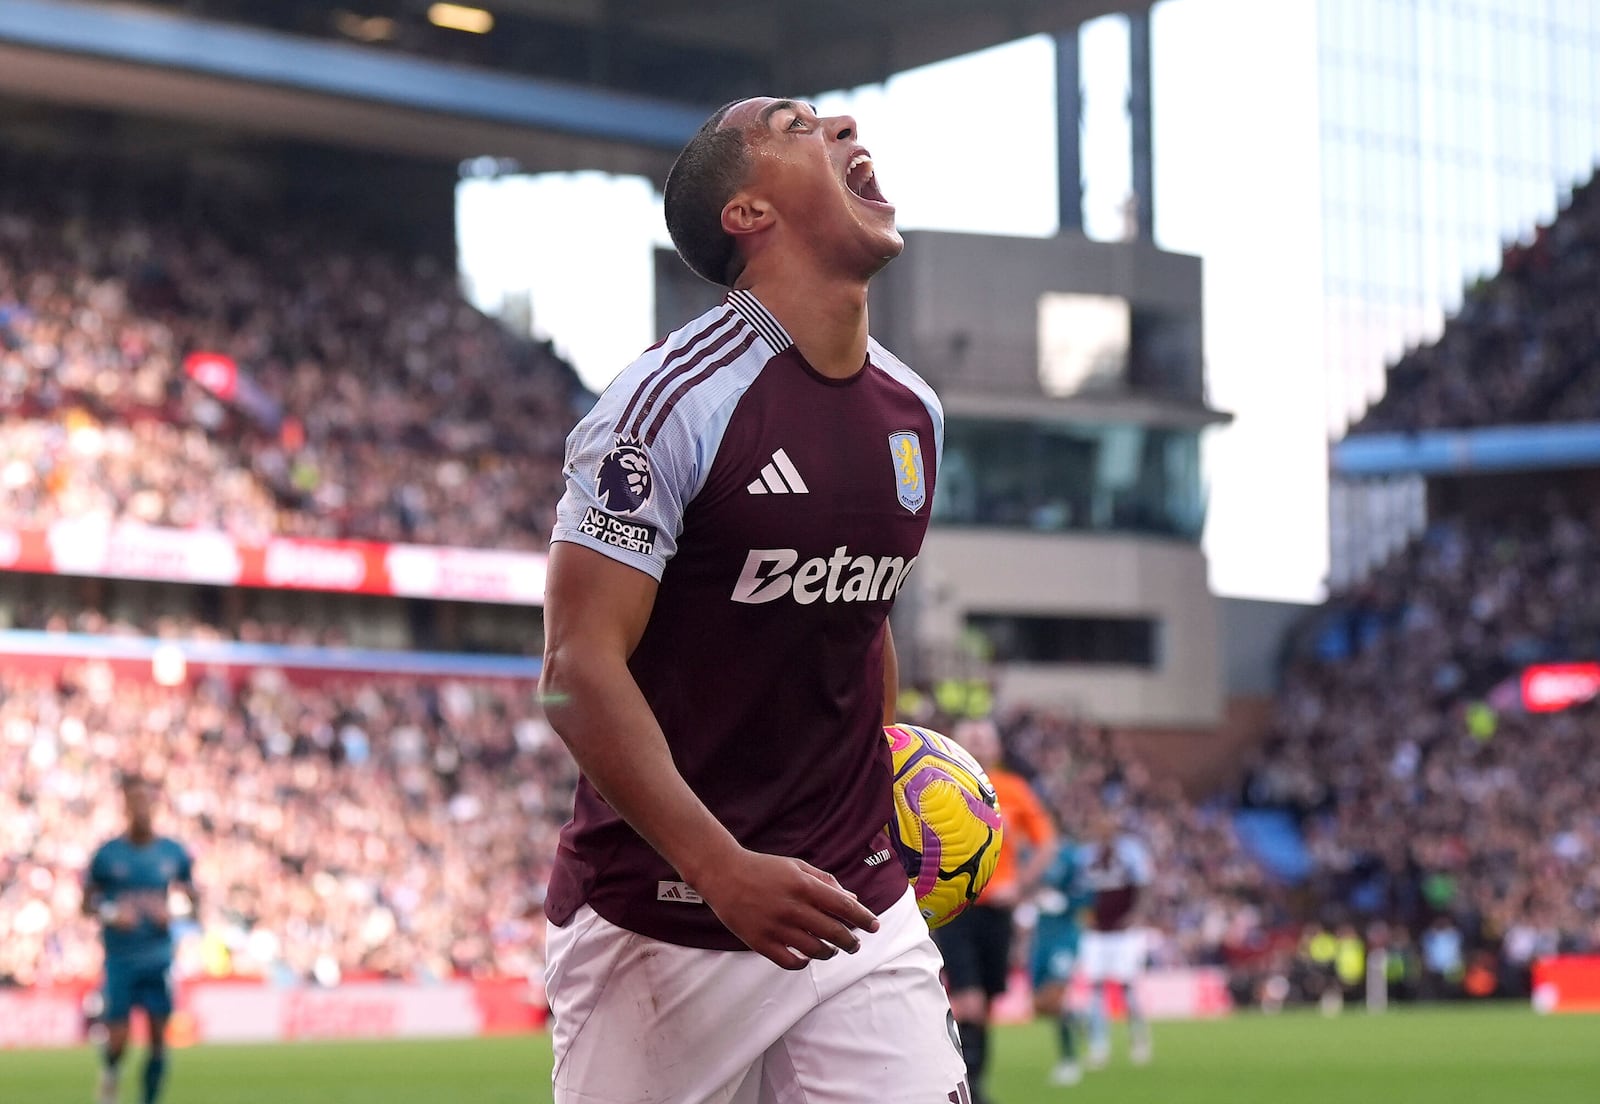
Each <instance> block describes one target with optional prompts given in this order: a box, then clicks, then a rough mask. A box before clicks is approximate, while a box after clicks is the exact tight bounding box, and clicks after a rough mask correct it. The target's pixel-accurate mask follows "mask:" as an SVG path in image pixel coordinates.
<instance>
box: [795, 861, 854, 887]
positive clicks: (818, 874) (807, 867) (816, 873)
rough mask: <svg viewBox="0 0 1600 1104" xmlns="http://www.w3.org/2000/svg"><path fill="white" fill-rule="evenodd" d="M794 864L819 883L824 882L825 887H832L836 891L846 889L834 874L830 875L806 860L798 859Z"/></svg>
mask: <svg viewBox="0 0 1600 1104" xmlns="http://www.w3.org/2000/svg"><path fill="white" fill-rule="evenodd" d="M794 864H795V865H796V866H798V867H799V868H800V869H801V870H804V871H805V872H806V873H807V874H809V875H811V876H812V877H813V878H815V879H816V880H817V881H819V882H822V883H823V884H825V885H831V886H832V887H833V888H834V889H843V888H844V887H843V886H841V885H840V884H839V879H838V878H835V877H834V876H833V875H832V874H829V873H828V872H827V871H826V870H823V869H822V868H821V867H816V866H812V865H811V864H810V863H808V862H806V861H805V860H804V859H796V860H794Z"/></svg>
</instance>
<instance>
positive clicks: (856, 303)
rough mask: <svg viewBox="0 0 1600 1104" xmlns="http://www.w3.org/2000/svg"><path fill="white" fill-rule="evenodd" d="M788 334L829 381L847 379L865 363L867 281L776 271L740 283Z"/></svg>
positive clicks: (802, 354)
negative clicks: (759, 301)
mask: <svg viewBox="0 0 1600 1104" xmlns="http://www.w3.org/2000/svg"><path fill="white" fill-rule="evenodd" d="M740 286H741V287H744V288H746V289H748V290H749V291H750V292H751V293H753V294H754V295H755V297H756V298H757V299H759V300H761V305H762V306H764V307H766V308H767V309H768V310H769V311H771V312H772V314H773V317H775V318H777V320H778V321H779V322H780V323H782V325H783V328H784V329H785V330H787V331H789V336H790V337H791V338H793V339H794V344H795V347H796V348H797V349H799V350H800V355H801V356H803V357H805V358H806V363H807V364H809V365H811V367H812V368H814V369H816V370H817V372H819V373H820V374H822V375H824V376H827V377H828V378H830V379H849V378H850V377H851V376H853V375H855V374H856V373H857V372H859V371H861V366H862V365H863V364H864V363H866V359H867V282H866V280H859V281H851V280H841V279H839V278H838V277H819V276H817V275H816V274H815V273H800V272H792V271H785V270H783V269H781V268H780V269H778V270H776V271H772V272H766V273H759V274H755V275H753V276H752V278H751V279H749V280H748V281H741V284H740Z"/></svg>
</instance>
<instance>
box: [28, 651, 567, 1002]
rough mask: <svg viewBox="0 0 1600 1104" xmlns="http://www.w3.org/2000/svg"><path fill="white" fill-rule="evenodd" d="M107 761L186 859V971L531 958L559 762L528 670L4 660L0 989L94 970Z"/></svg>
mask: <svg viewBox="0 0 1600 1104" xmlns="http://www.w3.org/2000/svg"><path fill="white" fill-rule="evenodd" d="M123 771H136V772H141V773H143V774H145V775H146V776H148V777H151V778H154V779H156V780H157V784H158V786H159V788H160V790H161V791H162V793H163V802H162V804H163V805H164V806H165V809H166V817H165V821H164V823H160V822H158V829H159V830H164V831H168V832H170V833H171V834H173V835H174V836H176V837H177V838H178V839H180V840H181V841H183V842H184V843H185V844H186V845H187V846H189V847H190V848H191V850H192V851H193V853H194V855H195V858H196V867H195V878H196V883H197V884H198V885H199V886H201V887H202V906H201V907H202V913H201V916H200V917H199V918H198V920H199V925H198V935H197V937H196V938H191V939H186V940H184V941H183V943H182V947H183V957H182V958H181V959H180V961H181V963H182V969H184V970H186V971H189V972H204V973H209V974H213V975H244V976H262V977H266V978H268V979H275V980H285V979H289V978H297V979H317V980H320V981H323V982H328V981H332V980H334V979H336V978H338V977H340V976H348V975H351V974H363V975H381V976H406V977H422V978H426V977H429V976H435V977H439V976H453V975H457V974H469V975H487V974H495V975H503V976H526V975H527V974H529V973H530V972H533V971H537V969H538V968H539V966H540V964H541V963H542V955H543V935H544V924H543V921H542V918H541V916H540V914H539V906H540V904H541V900H542V892H543V886H544V883H545V880H546V877H547V874H548V868H549V863H550V861H551V858H552V857H553V855H554V853H555V840H556V833H557V831H558V830H559V827H560V824H561V822H562V821H563V820H565V818H566V815H567V813H568V811H569V810H570V804H571V791H572V788H573V786H574V785H575V772H574V768H573V767H572V764H571V761H570V759H569V758H568V757H567V755H566V752H565V749H564V748H563V747H562V746H561V743H560V741H559V740H558V739H555V738H554V736H553V734H552V733H551V731H550V729H549V728H548V726H547V725H546V724H545V723H544V721H543V719H542V716H541V714H540V712H539V710H538V708H537V705H536V703H535V700H534V689H533V687H532V685H531V684H525V683H522V684H518V683H475V682H474V683H469V682H443V683H432V684H428V683H419V682H417V681H415V680H409V681H400V680H392V679H365V680H361V681H356V682H343V683H341V682H330V683H323V684H317V685H306V684H293V683H290V682H288V681H286V680H285V679H284V678H283V677H282V675H281V674H279V673H276V672H272V671H270V670H265V669H263V670H259V671H257V672H255V673H254V675H253V676H252V677H251V678H249V679H248V680H247V681H244V682H241V683H238V684H232V683H229V682H225V681H221V680H215V679H208V680H205V681H201V682H199V683H195V684H191V685H189V686H187V687H179V688H174V689H165V688H161V687H158V686H154V685H152V684H150V683H148V682H146V681H142V680H129V679H119V678H117V677H115V676H114V675H112V673H111V672H110V671H109V670H108V669H107V668H105V667H103V666H97V665H84V666H80V667H77V668H75V669H71V670H69V671H68V672H66V673H65V674H64V675H63V676H61V677H59V678H57V677H49V678H36V677H29V676H24V675H20V674H17V673H14V672H6V673H4V674H0V778H4V779H5V780H6V784H5V785H4V786H3V787H0V929H3V930H5V931H6V933H7V934H6V938H4V939H0V984H6V983H10V984H23V985H26V984H31V983H35V982H47V981H50V980H52V979H55V980H62V979H69V978H80V977H92V976H93V975H94V973H95V971H96V969H97V966H98V961H99V952H98V938H97V931H96V929H95V927H94V925H93V924H92V923H91V922H90V921H88V920H86V919H83V918H81V917H79V915H78V900H79V886H80V881H81V876H82V872H83V870H84V868H85V866H86V864H87V861H88V857H89V855H90V854H91V852H92V851H93V849H94V847H95V846H96V845H97V844H98V843H99V842H101V841H102V840H104V839H107V838H109V837H111V836H113V835H115V834H117V833H118V832H119V831H120V830H121V827H122V821H121V816H122V813H121V808H120V801H119V799H118V796H117V779H118V776H119V772H123Z"/></svg>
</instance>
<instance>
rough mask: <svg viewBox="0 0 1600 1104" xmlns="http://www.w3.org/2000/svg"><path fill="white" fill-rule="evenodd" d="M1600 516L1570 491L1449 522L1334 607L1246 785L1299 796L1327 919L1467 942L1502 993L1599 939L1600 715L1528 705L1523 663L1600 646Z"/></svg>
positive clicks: (1466, 954)
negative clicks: (1533, 709) (1558, 955)
mask: <svg viewBox="0 0 1600 1104" xmlns="http://www.w3.org/2000/svg"><path fill="white" fill-rule="evenodd" d="M1597 566H1600V512H1597V511H1592V510H1590V511H1585V510H1578V509H1575V508H1572V507H1568V506H1565V505H1563V504H1562V503H1560V502H1559V501H1551V502H1545V503H1539V504H1537V505H1536V506H1530V507H1528V508H1526V509H1524V510H1522V511H1520V512H1513V513H1510V514H1501V513H1494V514H1492V515H1489V516H1486V517H1482V518H1473V517H1465V518H1459V519H1452V520H1448V521H1440V522H1436V523H1435V524H1434V525H1433V526H1432V527H1431V528H1430V529H1429V530H1428V532H1427V533H1426V534H1425V536H1424V537H1423V538H1421V539H1420V540H1419V541H1418V542H1416V544H1414V545H1413V546H1412V547H1411V548H1409V549H1408V550H1407V551H1406V552H1405V553H1404V554H1403V555H1401V556H1400V557H1398V558H1397V559H1395V560H1394V561H1393V562H1392V563H1390V564H1389V565H1388V566H1387V567H1386V568H1384V569H1383V570H1381V571H1379V572H1378V573H1377V574H1375V575H1374V576H1373V577H1372V578H1370V579H1369V580H1368V581H1367V582H1366V583H1365V584H1363V585H1362V586H1361V587H1359V588H1357V589H1356V590H1355V591H1354V592H1352V593H1350V594H1346V595H1344V596H1342V597H1340V598H1338V599H1336V600H1335V601H1334V602H1333V603H1331V604H1330V606H1329V607H1328V609H1327V610H1325V611H1324V612H1323V613H1322V615H1321V617H1320V618H1319V621H1318V625H1317V628H1318V631H1317V632H1316V633H1315V634H1314V635H1313V636H1312V638H1311V640H1310V641H1309V642H1308V647H1307V648H1306V649H1305V652H1304V653H1303V654H1302V655H1301V656H1300V657H1299V658H1298V659H1297V660H1296V661H1295V662H1294V663H1293V664H1292V665H1291V667H1290V670H1289V672H1288V674H1287V678H1286V685H1285V689H1284V691H1283V693H1282V695H1281V698H1280V702H1279V708H1278V711H1277V717H1276V723H1275V728H1274V732H1273V735H1272V738H1271V739H1270V740H1269V742H1268V743H1267V745H1266V746H1265V747H1264V748H1263V749H1262V752H1261V755H1260V759H1259V762H1258V764H1257V766H1256V769H1255V771H1254V772H1253V775H1252V778H1251V781H1250V783H1249V785H1248V787H1247V797H1248V799H1249V800H1250V801H1251V802H1252V803H1254V804H1258V805H1276V806H1280V807H1285V808H1290V809H1293V810H1294V811H1295V812H1296V813H1297V814H1298V815H1299V816H1300V817H1301V818H1302V819H1303V824H1304V830H1305V835H1306V839H1307V842H1308V846H1309V849H1310V852H1311V857H1312V859H1313V862H1314V867H1315V884H1316V886H1317V892H1316V893H1315V898H1316V899H1318V900H1320V901H1322V902H1325V903H1326V907H1325V909H1324V912H1325V918H1326V919H1328V920H1329V922H1330V923H1337V922H1339V921H1341V920H1350V921H1360V922H1366V921H1373V920H1375V921H1379V922H1382V923H1383V924H1385V925H1388V926H1389V927H1390V928H1391V929H1394V930H1401V931H1405V932H1407V933H1409V935H1410V936H1411V937H1413V938H1415V939H1418V940H1427V941H1428V942H1430V943H1432V944H1433V945H1434V946H1436V947H1444V946H1446V945H1447V944H1448V942H1449V939H1448V937H1447V936H1446V933H1447V932H1449V931H1453V932H1454V933H1455V936H1454V938H1455V940H1456V942H1457V943H1458V944H1459V946H1458V947H1457V950H1456V953H1454V954H1453V955H1449V956H1446V957H1445V959H1444V960H1443V961H1444V962H1447V963H1448V962H1450V961H1453V962H1454V965H1453V966H1449V967H1448V968H1445V967H1443V966H1442V967H1441V968H1440V969H1439V970H1437V971H1434V972H1436V973H1441V974H1449V975H1452V976H1453V978H1454V981H1455V983H1457V984H1459V983H1460V981H1461V980H1462V977H1463V976H1464V974H1465V971H1466V967H1467V964H1468V962H1469V960H1470V959H1471V957H1472V956H1473V955H1474V954H1475V953H1479V952H1481V953H1484V954H1487V955H1489V956H1492V958H1493V960H1494V962H1495V968H1496V971H1497V972H1498V974H1499V975H1500V979H1501V983H1500V988H1502V989H1513V990H1514V989H1516V988H1519V987H1521V986H1523V985H1525V984H1526V968H1527V965H1528V964H1529V962H1530V961H1531V960H1532V959H1533V958H1534V957H1535V956H1537V955H1541V954H1548V953H1553V952H1555V951H1557V950H1561V951H1579V950H1582V951H1595V950H1600V805H1596V803H1595V801H1594V794H1595V793H1597V792H1600V759H1597V758H1596V757H1595V756H1594V754H1593V748H1592V744H1593V733H1594V731H1595V726H1596V720H1597V718H1600V709H1597V708H1596V707H1595V706H1593V705H1590V706H1585V707H1580V708H1577V709H1572V710H1568V711H1564V712H1555V713H1530V712H1525V711H1524V710H1523V708H1522V706H1521V703H1520V701H1519V700H1518V697H1519V696H1518V692H1517V686H1518V683H1517V678H1516V676H1517V675H1518V674H1519V673H1520V671H1521V670H1522V669H1523V667H1524V666H1526V665H1527V664H1530V663H1535V662H1540V661H1546V660H1563V659H1570V658H1573V657H1581V656H1587V655H1593V654H1595V651H1596V648H1597V647H1600V599H1597V598H1596V596H1595V595H1594V594H1593V588H1592V587H1590V586H1588V585H1587V581H1588V580H1589V579H1591V578H1593V573H1594V571H1595V569H1596V567H1597Z"/></svg>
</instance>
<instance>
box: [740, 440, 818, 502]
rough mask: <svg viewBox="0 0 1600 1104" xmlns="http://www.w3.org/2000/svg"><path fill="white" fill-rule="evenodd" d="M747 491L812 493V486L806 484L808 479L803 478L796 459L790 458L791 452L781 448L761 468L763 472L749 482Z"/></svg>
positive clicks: (761, 493)
mask: <svg viewBox="0 0 1600 1104" xmlns="http://www.w3.org/2000/svg"><path fill="white" fill-rule="evenodd" d="M745 491H746V492H747V493H749V494H753V495H766V494H780V495H781V494H810V493H811V488H810V487H807V486H806V481H805V480H804V479H803V478H801V476H800V472H799V469H797V468H796V467H795V466H794V461H793V460H790V459H789V454H788V453H787V452H785V451H783V449H779V450H778V451H777V452H774V453H773V454H772V459H771V460H769V461H768V462H767V465H766V467H764V468H762V469H761V474H760V475H758V476H756V477H755V478H754V479H752V480H751V481H750V482H749V484H748V485H747V486H746V487H745Z"/></svg>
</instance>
